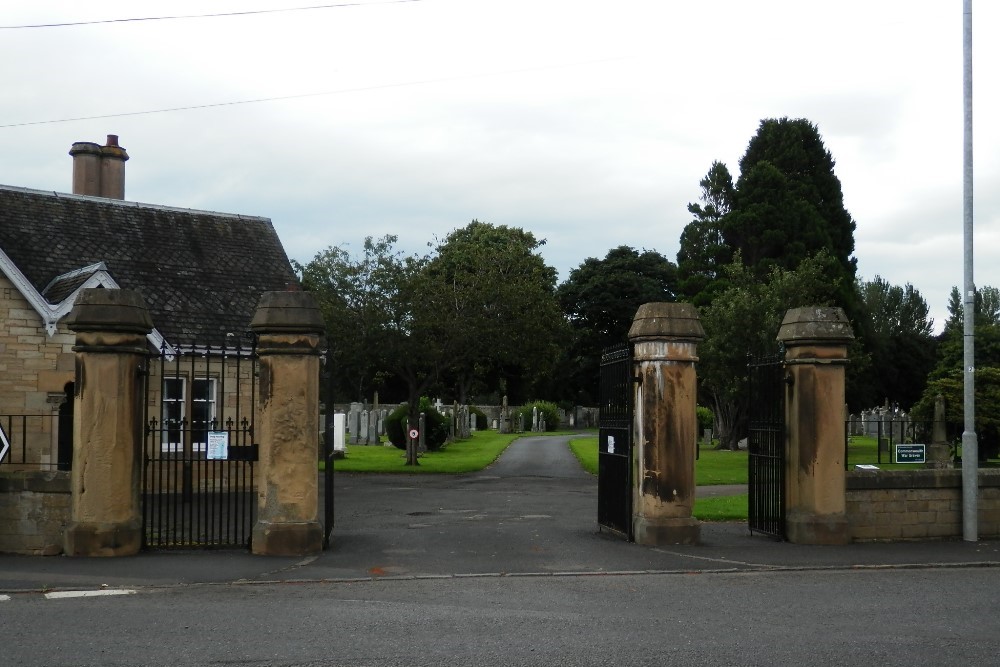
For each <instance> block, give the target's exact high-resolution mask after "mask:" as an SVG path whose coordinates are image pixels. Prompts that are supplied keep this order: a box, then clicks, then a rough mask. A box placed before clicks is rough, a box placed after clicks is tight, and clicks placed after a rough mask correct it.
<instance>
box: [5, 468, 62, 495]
mask: <svg viewBox="0 0 1000 667" xmlns="http://www.w3.org/2000/svg"><path fill="white" fill-rule="evenodd" d="M23 492H31V493H69V492H70V483H69V472H66V471H60V470H15V471H12V472H6V471H0V493H23Z"/></svg>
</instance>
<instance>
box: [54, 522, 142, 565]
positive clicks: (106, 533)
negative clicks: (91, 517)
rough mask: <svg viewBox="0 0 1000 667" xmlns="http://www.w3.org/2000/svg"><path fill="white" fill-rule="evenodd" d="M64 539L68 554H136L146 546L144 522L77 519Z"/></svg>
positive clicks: (67, 530) (64, 548) (64, 549)
mask: <svg viewBox="0 0 1000 667" xmlns="http://www.w3.org/2000/svg"><path fill="white" fill-rule="evenodd" d="M63 539H64V542H65V544H64V547H63V551H65V553H66V555H67V556H134V555H136V554H137V553H139V549H140V548H141V547H142V524H141V523H140V522H137V521H135V522H133V521H130V522H126V523H82V522H76V523H71V524H70V525H69V527H68V528H66V532H65V533H64V537H63Z"/></svg>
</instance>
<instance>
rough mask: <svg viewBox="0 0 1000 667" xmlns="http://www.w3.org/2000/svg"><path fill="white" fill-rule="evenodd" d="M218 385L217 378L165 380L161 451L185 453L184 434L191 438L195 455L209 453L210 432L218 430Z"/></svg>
mask: <svg viewBox="0 0 1000 667" xmlns="http://www.w3.org/2000/svg"><path fill="white" fill-rule="evenodd" d="M216 384H217V382H216V380H215V378H196V379H195V380H193V381H190V382H189V381H188V379H187V378H184V377H171V378H164V379H163V415H162V420H163V429H162V431H161V436H160V437H161V441H160V450H161V451H164V452H183V451H184V436H185V432H189V433H190V435H191V451H192V452H204V451H205V450H206V448H207V445H208V432H209V431H210V430H213V429H214V428H217V425H216ZM189 387H190V392H189V391H188V389H189ZM188 415H190V418H189V417H188Z"/></svg>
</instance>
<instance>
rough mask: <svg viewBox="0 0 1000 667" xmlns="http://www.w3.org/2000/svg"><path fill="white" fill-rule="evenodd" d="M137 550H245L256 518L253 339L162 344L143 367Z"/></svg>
mask: <svg viewBox="0 0 1000 667" xmlns="http://www.w3.org/2000/svg"><path fill="white" fill-rule="evenodd" d="M145 389H146V400H145V402H144V405H145V410H146V414H145V418H144V424H145V438H144V440H143V469H142V523H143V547H144V548H147V549H148V548H156V549H168V548H169V549H178V548H180V549H183V548H202V549H203V548H211V547H219V548H233V547H243V548H249V546H250V537H251V532H252V529H253V525H254V522H255V520H256V507H257V502H256V492H255V487H254V464H255V461H256V460H257V445H256V444H255V443H254V438H253V406H254V401H255V399H256V393H257V386H256V350H255V346H254V341H253V340H252V338H248V339H247V340H245V341H239V340H236V341H234V342H233V343H227V344H223V345H221V346H215V347H213V346H211V345H188V346H178V347H171V346H167V345H166V344H164V345H163V347H162V348H161V350H160V351H159V353H158V354H156V355H153V356H151V357H150V358H149V360H148V363H147V366H146V383H145Z"/></svg>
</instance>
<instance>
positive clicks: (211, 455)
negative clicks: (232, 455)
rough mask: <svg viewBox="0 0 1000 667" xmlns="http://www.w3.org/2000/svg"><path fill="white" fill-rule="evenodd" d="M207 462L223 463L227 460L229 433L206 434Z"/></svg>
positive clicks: (215, 432)
mask: <svg viewBox="0 0 1000 667" xmlns="http://www.w3.org/2000/svg"><path fill="white" fill-rule="evenodd" d="M207 458H208V460H210V461H225V460H227V459H228V458H229V432H228V431H209V432H208V455H207Z"/></svg>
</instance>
